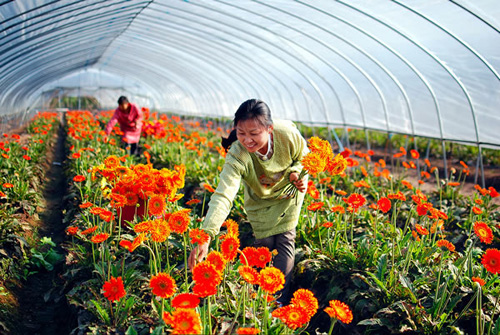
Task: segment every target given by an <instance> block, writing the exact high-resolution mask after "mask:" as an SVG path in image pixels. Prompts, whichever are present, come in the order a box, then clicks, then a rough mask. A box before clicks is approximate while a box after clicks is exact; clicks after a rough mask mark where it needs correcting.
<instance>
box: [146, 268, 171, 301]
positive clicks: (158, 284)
mask: <svg viewBox="0 0 500 335" xmlns="http://www.w3.org/2000/svg"><path fill="white" fill-rule="evenodd" d="M149 287H151V288H152V289H153V294H154V295H156V296H158V297H161V298H170V297H171V296H173V295H174V293H175V291H176V290H177V286H176V285H175V280H174V278H172V277H171V276H170V275H169V274H167V273H163V272H160V273H158V275H156V276H152V277H151V280H150V281H149Z"/></svg>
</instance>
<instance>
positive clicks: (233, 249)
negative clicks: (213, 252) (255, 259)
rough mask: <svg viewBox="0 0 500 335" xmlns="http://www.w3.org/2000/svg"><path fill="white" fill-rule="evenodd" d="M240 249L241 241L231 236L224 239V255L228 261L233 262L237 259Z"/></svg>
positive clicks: (222, 245) (222, 247)
mask: <svg viewBox="0 0 500 335" xmlns="http://www.w3.org/2000/svg"><path fill="white" fill-rule="evenodd" d="M239 247H240V240H239V239H238V238H236V237H234V236H229V237H226V238H225V239H224V241H222V243H221V246H220V248H221V250H222V254H223V255H224V257H225V258H226V259H227V260H228V261H232V260H233V259H235V258H236V255H237V254H238V248H239Z"/></svg>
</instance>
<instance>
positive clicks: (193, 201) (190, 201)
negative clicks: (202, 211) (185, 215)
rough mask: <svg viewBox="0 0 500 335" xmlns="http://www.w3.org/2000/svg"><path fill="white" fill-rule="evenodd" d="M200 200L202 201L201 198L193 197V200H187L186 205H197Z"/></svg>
mask: <svg viewBox="0 0 500 335" xmlns="http://www.w3.org/2000/svg"><path fill="white" fill-rule="evenodd" d="M200 202H201V200H200V199H191V200H189V201H187V202H186V205H188V206H191V205H196V204H199V203H200Z"/></svg>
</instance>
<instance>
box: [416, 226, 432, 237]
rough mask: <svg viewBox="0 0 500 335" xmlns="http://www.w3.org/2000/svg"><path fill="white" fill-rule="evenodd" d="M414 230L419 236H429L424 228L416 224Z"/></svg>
mask: <svg viewBox="0 0 500 335" xmlns="http://www.w3.org/2000/svg"><path fill="white" fill-rule="evenodd" d="M415 229H416V230H417V232H418V233H419V234H420V235H429V231H428V230H427V229H426V228H424V227H422V226H421V225H419V224H418V223H417V224H415Z"/></svg>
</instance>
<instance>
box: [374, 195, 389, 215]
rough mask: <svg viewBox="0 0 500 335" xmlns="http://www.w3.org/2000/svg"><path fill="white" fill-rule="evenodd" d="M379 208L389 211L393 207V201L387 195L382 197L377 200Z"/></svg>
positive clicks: (385, 211)
mask: <svg viewBox="0 0 500 335" xmlns="http://www.w3.org/2000/svg"><path fill="white" fill-rule="evenodd" d="M377 205H378V209H380V210H381V211H382V212H384V213H387V212H388V211H389V210H390V209H391V201H390V200H389V199H387V198H386V197H382V198H380V199H379V200H378V201H377Z"/></svg>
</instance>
